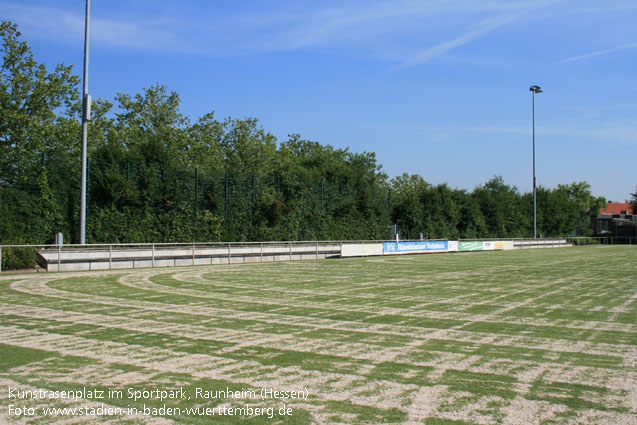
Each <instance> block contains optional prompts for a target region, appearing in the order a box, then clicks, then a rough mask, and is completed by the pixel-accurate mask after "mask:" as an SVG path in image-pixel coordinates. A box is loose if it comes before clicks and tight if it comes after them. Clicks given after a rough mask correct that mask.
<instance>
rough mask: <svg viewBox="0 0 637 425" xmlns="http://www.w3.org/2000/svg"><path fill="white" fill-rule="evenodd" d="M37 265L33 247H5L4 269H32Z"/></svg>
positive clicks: (3, 253) (3, 251)
mask: <svg viewBox="0 0 637 425" xmlns="http://www.w3.org/2000/svg"><path fill="white" fill-rule="evenodd" d="M35 266H36V257H35V250H34V249H33V248H3V249H2V270H19V269H32V268H34V267H35Z"/></svg>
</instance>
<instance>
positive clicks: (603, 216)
mask: <svg viewBox="0 0 637 425" xmlns="http://www.w3.org/2000/svg"><path fill="white" fill-rule="evenodd" d="M611 223H613V224H614V226H612V227H613V228H616V227H617V226H621V225H622V224H628V223H637V215H635V214H633V204H627V203H624V202H609V203H608V206H607V207H606V208H602V211H601V212H600V213H599V215H597V216H595V217H593V218H592V219H591V225H592V226H593V232H595V234H597V235H603V234H604V233H611Z"/></svg>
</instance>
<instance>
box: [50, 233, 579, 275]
mask: <svg viewBox="0 0 637 425" xmlns="http://www.w3.org/2000/svg"><path fill="white" fill-rule="evenodd" d="M444 243H445V244H448V245H447V246H448V251H449V252H458V251H465V252H467V251H490V250H510V249H529V248H554V247H566V246H572V243H570V242H567V240H566V239H524V240H506V241H444ZM441 252H442V251H441ZM409 253H411V252H392V253H391V254H393V255H396V254H409ZM386 254H388V252H386V249H385V246H384V244H383V243H382V242H380V243H378V242H370V243H361V242H351V243H350V242H300V243H294V242H292V243H286V242H264V243H253V244H240V243H236V244H209V245H203V244H202V245H197V244H195V245H171V246H167V245H155V246H139V247H134V246H133V247H121V246H113V247H110V248H109V247H101V246H91V247H81V248H78V247H65V248H63V249H59V250H58V249H57V248H47V249H43V250H40V251H38V255H39V256H40V258H41V260H42V261H41V262H42V263H43V264H44V266H45V268H46V269H47V270H48V271H75V270H111V269H135V268H143V267H176V266H193V265H211V264H236V263H255V262H272V261H295V260H322V259H325V258H333V257H368V256H381V255H386Z"/></svg>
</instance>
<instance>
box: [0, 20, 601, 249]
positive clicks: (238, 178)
mask: <svg viewBox="0 0 637 425" xmlns="http://www.w3.org/2000/svg"><path fill="white" fill-rule="evenodd" d="M0 37H2V41H3V45H2V48H1V50H2V54H3V58H2V68H1V70H0V108H1V111H2V116H1V118H0V150H1V152H0V242H2V243H5V244H8V243H30V244H42V243H51V242H53V240H54V237H55V234H56V233H57V232H63V233H64V235H65V242H71V243H72V242H76V241H77V240H78V239H79V238H78V233H79V231H78V227H79V197H80V195H79V187H80V181H79V175H80V135H81V123H80V116H81V111H82V104H81V96H80V93H79V78H78V77H77V76H76V75H74V74H73V69H72V66H69V65H64V64H60V65H58V66H56V67H55V69H54V70H51V71H50V70H48V69H47V68H46V67H45V66H44V65H43V64H41V63H38V62H37V61H36V60H35V58H34V56H33V53H32V52H31V50H30V48H29V46H28V44H27V43H26V42H25V41H22V40H21V39H20V37H21V35H20V33H19V31H18V28H17V26H16V25H15V24H13V23H11V22H2V23H1V24H0ZM179 105H180V100H179V96H178V94H177V93H174V92H170V91H169V90H168V89H167V88H166V87H165V86H162V85H155V86H151V87H150V88H147V89H144V90H143V91H142V92H141V93H138V94H135V95H129V94H121V93H120V94H117V95H116V96H115V99H114V101H113V102H111V101H108V100H104V99H98V100H95V101H94V102H93V104H92V117H91V118H92V120H91V122H90V124H89V152H88V158H89V168H88V170H89V171H88V174H89V180H88V182H89V184H88V187H89V192H88V205H89V207H88V214H87V217H88V218H87V242H89V243H116V242H121V243H125V242H126V243H136V242H185V241H255V240H338V239H341V240H344V239H388V238H389V237H390V225H391V224H398V225H400V227H401V228H402V236H403V237H405V238H418V237H420V234H422V235H423V237H426V238H453V239H455V238H491V237H498V238H511V237H528V236H530V235H531V234H532V229H533V223H532V220H533V216H532V211H533V208H532V194H529V193H520V192H519V191H518V190H517V188H515V187H513V186H509V185H507V184H505V182H504V181H503V179H502V178H501V177H499V176H494V177H493V178H492V179H491V180H489V181H488V182H486V183H485V184H483V185H479V186H477V187H475V188H474V189H473V190H471V191H468V190H465V189H457V188H451V187H449V186H448V185H446V184H440V185H432V184H430V183H428V182H427V181H426V180H425V179H424V177H422V176H419V175H407V174H404V175H402V176H398V177H395V178H391V179H390V178H389V177H388V176H387V175H386V174H385V173H384V172H383V171H382V168H381V166H380V165H379V164H378V162H377V159H376V156H375V154H374V153H372V152H362V153H356V152H351V151H349V150H348V149H338V148H334V147H332V146H329V145H323V144H321V143H319V142H316V141H311V140H307V139H304V138H302V137H301V136H300V135H298V134H294V135H290V136H289V137H288V139H287V140H284V141H278V140H277V139H276V138H275V137H274V136H273V135H272V134H271V133H269V132H268V131H267V130H266V129H264V128H263V127H262V126H260V125H259V122H258V120H257V119H254V118H245V119H233V118H225V119H218V118H217V117H216V116H215V114H214V112H211V113H209V114H206V115H204V116H203V117H200V118H198V119H196V120H194V121H193V120H191V119H189V118H188V117H186V116H184V115H183V114H182V113H181V112H180V110H179ZM537 199H538V206H539V207H538V218H537V222H538V233H539V234H542V235H544V236H556V235H567V234H574V233H579V234H589V233H590V230H589V217H590V216H591V215H592V214H596V213H598V212H599V209H600V208H601V206H603V204H604V199H603V198H599V197H595V196H593V195H592V194H591V191H590V186H589V185H588V184H587V183H585V182H578V183H572V184H568V185H559V186H558V187H557V188H555V189H548V188H543V187H540V188H538V191H537Z"/></svg>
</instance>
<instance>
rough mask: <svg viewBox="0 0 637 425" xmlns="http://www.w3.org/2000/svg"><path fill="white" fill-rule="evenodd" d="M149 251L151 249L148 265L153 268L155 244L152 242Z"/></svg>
mask: <svg viewBox="0 0 637 425" xmlns="http://www.w3.org/2000/svg"><path fill="white" fill-rule="evenodd" d="M151 251H152V256H151V259H150V266H151V267H153V268H154V267H155V244H154V243H153V244H152V245H151Z"/></svg>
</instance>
